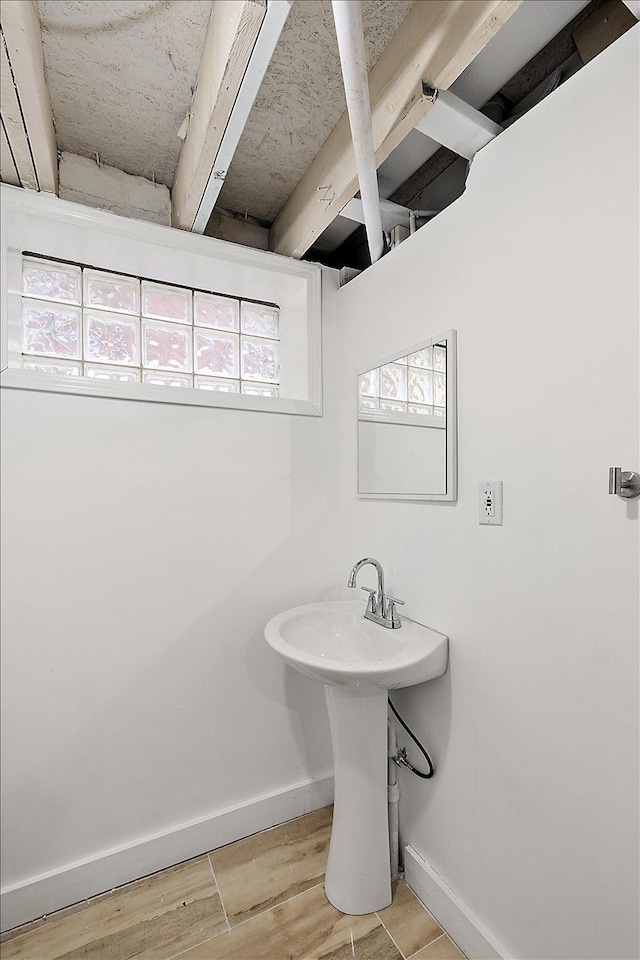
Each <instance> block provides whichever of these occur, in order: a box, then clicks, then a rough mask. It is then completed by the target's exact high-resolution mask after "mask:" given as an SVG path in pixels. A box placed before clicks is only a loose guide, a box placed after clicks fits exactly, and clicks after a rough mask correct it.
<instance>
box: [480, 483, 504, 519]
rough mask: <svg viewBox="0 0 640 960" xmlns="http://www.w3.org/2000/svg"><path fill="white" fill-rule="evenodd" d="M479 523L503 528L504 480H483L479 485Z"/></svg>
mask: <svg viewBox="0 0 640 960" xmlns="http://www.w3.org/2000/svg"><path fill="white" fill-rule="evenodd" d="M478 522H479V523H486V524H488V525H490V526H494V527H501V526H502V480H481V481H480V483H479V484H478Z"/></svg>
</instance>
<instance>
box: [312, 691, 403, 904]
mask: <svg viewBox="0 0 640 960" xmlns="http://www.w3.org/2000/svg"><path fill="white" fill-rule="evenodd" d="M324 689H325V694H326V698H327V706H328V708H329V721H330V724H331V739H332V741H333V758H334V766H335V806H334V812H333V828H332V830H331V843H330V846H329V861H328V864H327V873H326V877H325V892H326V894H327V898H328V899H329V901H330V902H331V903H332V904H333V905H334V907H337V909H338V910H341V911H342V912H343V913H350V914H356V915H360V914H363V913H374V912H375V911H376V910H382V909H383V908H384V907H388V906H389V904H390V903H391V868H390V863H389V820H388V812H387V691H386V690H380V689H378V688H377V687H375V688H371V687H368V688H363V687H347V686H341V685H338V684H331V685H329V684H326V685H325V688H324Z"/></svg>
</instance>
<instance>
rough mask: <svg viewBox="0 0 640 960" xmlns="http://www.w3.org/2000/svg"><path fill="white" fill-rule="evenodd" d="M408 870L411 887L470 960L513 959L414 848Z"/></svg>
mask: <svg viewBox="0 0 640 960" xmlns="http://www.w3.org/2000/svg"><path fill="white" fill-rule="evenodd" d="M404 868H405V879H406V881H407V884H408V886H410V887H411V889H412V890H413V892H414V893H415V895H416V896H417V897H418V898H419V899H420V900H422V902H423V903H424V905H425V907H426V908H427V909H428V910H429V912H430V913H432V914H433V916H434V917H435V918H436V920H437V921H438V923H439V924H440V926H441V927H443V929H444V930H446V931H447V933H448V934H449V936H450V937H451V939H452V940H453V941H455V943H456V944H457V945H458V946H459V947H460V949H461V950H462V952H463V953H464V954H465V956H467V957H468V958H469V960H507V958H512V957H513V954H510V953H508V951H507V949H506V947H504V946H503V945H502V944H501V943H499V942H498V941H497V940H496V939H495V937H494V936H493V935H492V934H491V933H489V931H488V930H487V929H486V927H485V926H483V924H482V923H481V922H480V920H478V918H477V917H476V916H474V914H473V913H472V912H471V911H470V910H469V908H468V907H467V906H466V904H464V903H463V902H462V900H461V899H460V897H459V896H458V895H457V894H456V893H455V892H454V891H453V890H452V889H451V887H450V886H448V884H447V883H446V882H445V881H444V880H443V879H442V877H441V876H440V875H439V874H438V873H436V871H435V870H434V869H433V867H431V866H429V864H428V863H427V862H426V860H424V859H423V857H421V856H420V854H419V853H418V852H417V851H416V850H415V849H414V847H412V846H411V845H408V846H406V847H405V850H404Z"/></svg>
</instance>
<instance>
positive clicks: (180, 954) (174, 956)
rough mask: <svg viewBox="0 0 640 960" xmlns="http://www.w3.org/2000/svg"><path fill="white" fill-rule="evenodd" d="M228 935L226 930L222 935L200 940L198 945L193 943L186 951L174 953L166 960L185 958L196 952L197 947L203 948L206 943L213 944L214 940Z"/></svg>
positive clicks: (218, 934)
mask: <svg viewBox="0 0 640 960" xmlns="http://www.w3.org/2000/svg"><path fill="white" fill-rule="evenodd" d="M228 933H229V931H228V930H224V931H223V932H222V933H217V934H216V935H215V937H207V938H206V940H200V941H199V942H198V943H192V944H191V946H189V947H185V948H184V950H181V951H180V953H172V954H171V956H170V957H167V958H166V960H178V957H183V956H184V955H185V953H189V950H195V949H196V947H202V946H204V944H205V943H211V942H212V941H213V940H216V939H217V937H224V936H226V934H228Z"/></svg>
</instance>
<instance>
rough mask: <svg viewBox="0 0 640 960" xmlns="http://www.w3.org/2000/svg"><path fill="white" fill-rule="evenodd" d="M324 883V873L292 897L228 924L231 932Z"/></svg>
mask: <svg viewBox="0 0 640 960" xmlns="http://www.w3.org/2000/svg"><path fill="white" fill-rule="evenodd" d="M323 884H324V875H323V877H322V880H320V881H319V883H314V884H313V886H312V887H307V888H306V889H305V890H301V891H300V893H294V894H293V896H292V897H287V899H286V900H278V902H277V903H274V904H273V906H271V907H267V908H266V909H265V910H260V911H259V912H258V913H254V915H253V916H252V917H247V918H246V920H240V921H239V922H238V923H235V924H233V925H231V924H229V926H230V930H229V932H230V933H231V932H232V931H233V930H237V929H238V927H242V926H244V924H245V923H251V921H252V920H255V919H256V917H262V916H263V915H264V914H265V913H270V912H271V910H275V908H276V907H282V906H284V904H285V903H291V901H292V900H296V899H297V898H298V897H302V896H303V895H304V894H305V893H309V891H310V890H316V889H317V888H318V887H321V886H323Z"/></svg>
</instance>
